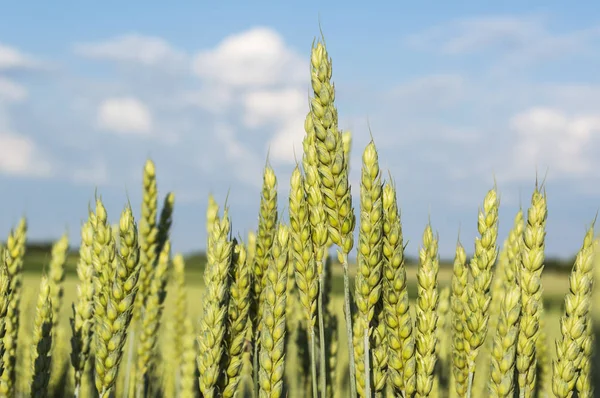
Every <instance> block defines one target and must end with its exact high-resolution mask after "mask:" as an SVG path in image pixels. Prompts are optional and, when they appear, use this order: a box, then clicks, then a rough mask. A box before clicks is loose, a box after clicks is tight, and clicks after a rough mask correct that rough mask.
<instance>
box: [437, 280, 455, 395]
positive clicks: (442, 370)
mask: <svg viewBox="0 0 600 398" xmlns="http://www.w3.org/2000/svg"><path fill="white" fill-rule="evenodd" d="M437 314H438V321H437V328H436V338H437V342H436V345H435V355H436V357H437V363H436V372H435V373H436V378H435V379H434V385H433V390H432V391H433V395H434V396H440V393H441V389H442V388H444V387H445V386H446V384H447V380H446V373H447V369H448V359H449V358H448V354H449V352H448V348H449V347H450V343H451V340H450V338H449V334H448V332H449V331H450V330H449V324H450V286H445V287H444V288H443V289H442V290H441V291H440V296H439V302H438V307H437Z"/></svg>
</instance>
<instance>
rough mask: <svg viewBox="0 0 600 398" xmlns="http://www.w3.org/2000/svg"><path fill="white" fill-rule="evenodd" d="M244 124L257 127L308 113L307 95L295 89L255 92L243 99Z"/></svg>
mask: <svg viewBox="0 0 600 398" xmlns="http://www.w3.org/2000/svg"><path fill="white" fill-rule="evenodd" d="M244 108H245V113H244V123H245V125H246V126H248V127H258V126H264V125H266V124H270V123H273V122H282V121H286V120H288V119H289V118H290V117H295V116H297V115H298V113H299V112H300V113H301V112H304V113H306V112H308V95H307V94H306V93H305V92H303V91H302V90H300V89H297V88H292V87H290V88H284V89H281V90H256V91H251V92H249V93H248V94H247V95H246V96H245V97H244Z"/></svg>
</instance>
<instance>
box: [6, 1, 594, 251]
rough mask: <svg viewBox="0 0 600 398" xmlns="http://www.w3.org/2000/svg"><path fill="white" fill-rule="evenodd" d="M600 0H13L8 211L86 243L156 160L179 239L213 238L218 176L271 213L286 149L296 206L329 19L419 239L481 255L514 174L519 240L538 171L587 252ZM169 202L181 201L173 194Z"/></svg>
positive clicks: (350, 125) (357, 127)
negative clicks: (92, 219) (271, 192)
mask: <svg viewBox="0 0 600 398" xmlns="http://www.w3.org/2000/svg"><path fill="white" fill-rule="evenodd" d="M599 8H600V7H599V6H598V5H595V4H594V2H579V3H578V6H577V7H576V8H575V7H572V6H569V5H568V4H566V3H565V2H548V1H545V2H528V3H527V4H525V2H516V1H508V2H503V3H502V4H501V5H497V4H496V5H490V4H483V3H481V2H474V1H466V2H454V3H453V4H452V6H450V5H447V4H444V3H442V2H395V3H392V2H389V3H384V2H381V3H379V5H377V6H375V5H371V6H367V5H366V4H365V3H364V2H360V3H359V2H354V3H353V2H347V1H346V2H343V3H342V2H328V3H327V4H324V3H323V2H321V3H317V2H312V1H304V2H298V3H291V2H289V3H275V2H272V3H269V2H260V1H258V2H252V6H249V5H247V4H246V3H243V2H223V3H221V4H220V5H211V6H210V7H203V6H201V5H200V3H199V2H196V3H192V2H178V3H177V5H176V6H175V5H172V6H168V5H166V3H159V2H140V1H130V2H127V4H126V5H124V4H123V3H122V2H114V1H104V2H102V3H98V4H95V5H90V4H84V3H82V2H78V3H76V2H55V3H53V4H52V5H50V4H42V3H35V2H12V3H7V4H5V5H3V7H2V15H3V18H2V19H3V22H2V24H0V191H1V192H2V193H3V195H2V206H0V227H1V228H2V230H3V231H5V232H2V233H7V232H8V230H9V229H10V227H11V226H12V225H14V224H15V223H16V222H17V221H18V218H19V217H20V216H21V215H22V214H26V215H27V217H28V219H29V224H30V238H31V239H34V240H39V239H55V238H57V237H58V236H59V235H60V234H61V233H62V232H63V231H64V230H65V229H67V230H68V231H69V233H70V236H71V238H72V241H73V243H74V244H76V245H77V244H78V243H79V237H78V233H79V227H80V225H81V222H82V220H83V219H84V218H85V217H86V215H87V213H86V211H87V206H88V203H89V202H90V201H91V200H92V199H93V196H94V191H95V189H96V188H97V189H98V192H99V193H100V194H101V195H102V198H103V199H104V201H105V203H106V205H107V207H108V210H109V215H110V216H111V218H112V220H113V221H116V220H117V217H118V215H119V213H120V211H121V210H122V208H123V206H124V205H125V203H126V201H127V200H128V198H129V199H130V200H131V202H132V204H133V206H134V211H135V212H136V214H137V213H138V212H139V202H140V200H141V199H140V195H141V172H142V168H143V164H144V161H145V160H146V159H147V158H148V157H151V158H152V159H153V160H154V161H155V162H156V165H157V170H158V186H159V192H160V195H161V198H162V196H164V194H166V192H168V191H174V192H175V193H176V197H177V204H176V211H175V219H174V225H173V245H174V249H175V250H176V251H183V252H190V251H193V250H198V249H202V248H203V247H204V245H205V242H206V233H205V227H204V226H205V208H206V202H207V196H208V193H209V192H212V193H214V195H215V196H216V198H217V200H218V202H219V203H220V204H223V203H224V201H225V199H226V197H228V204H229V205H230V212H231V215H232V222H233V229H234V231H235V232H236V233H240V234H242V236H245V234H246V232H247V231H248V230H249V229H251V228H255V227H256V224H257V215H258V202H259V195H260V184H261V181H262V175H261V173H262V168H263V166H264V162H265V158H266V155H267V152H268V151H269V148H270V154H271V155H270V156H271V160H270V161H271V164H272V166H273V167H274V169H275V171H276V173H277V176H278V181H279V192H280V201H279V204H280V211H281V214H282V217H283V218H284V219H286V218H287V215H286V211H287V203H286V199H287V194H288V191H289V177H290V174H291V170H292V167H293V166H294V162H295V161H294V149H295V148H296V154H297V155H298V156H300V152H299V151H298V149H299V148H300V143H301V140H302V136H303V134H304V132H303V121H304V117H305V115H306V112H307V110H308V107H307V93H308V87H309V86H308V83H309V80H308V79H309V71H308V57H309V55H310V47H311V43H312V41H313V38H314V37H315V36H318V35H319V20H320V22H321V25H322V27H323V31H324V34H325V38H326V40H327V46H328V50H329V54H330V56H331V57H332V59H333V80H334V82H335V85H336V102H337V105H338V110H339V117H340V127H341V128H343V129H350V130H352V132H353V134H354V142H353V149H352V151H353V152H352V154H353V156H352V160H351V162H352V176H351V179H352V186H353V194H354V197H355V199H354V202H355V206H356V208H357V209H358V203H359V201H358V197H357V194H358V187H359V184H358V183H359V171H360V155H361V153H362V151H363V149H364V147H365V145H366V144H367V142H368V140H369V137H370V135H369V128H370V129H371V132H372V134H373V137H374V139H375V143H376V145H377V147H378V149H379V153H380V162H381V166H382V169H383V171H384V173H385V174H384V175H385V176H386V177H387V171H388V170H389V171H390V172H391V173H392V175H393V178H394V180H395V182H396V184H397V187H398V200H399V203H400V206H401V208H402V220H403V226H404V234H405V239H407V240H409V245H408V249H407V250H408V252H409V254H411V255H415V254H416V253H417V250H418V248H419V245H420V239H421V234H422V232H423V229H424V227H425V224H426V223H427V220H428V219H429V218H431V222H432V226H433V228H434V229H435V230H436V231H438V233H439V237H440V254H441V255H442V256H443V257H449V256H451V255H452V253H453V251H454V245H455V243H456V238H457V234H458V231H459V228H460V236H461V241H462V242H463V244H464V245H465V247H466V248H467V249H468V251H469V252H472V249H473V239H474V238H475V236H476V233H477V231H476V222H477V211H478V208H479V206H480V205H481V202H482V200H483V198H484V196H485V194H486V192H487V190H488V189H490V188H491V187H492V186H493V184H494V179H495V180H496V181H497V184H498V188H499V192H500V195H501V200H502V202H501V211H500V237H499V240H500V242H502V241H503V240H504V238H505V237H506V234H507V233H508V229H509V228H510V226H511V225H512V219H513V217H514V215H515V214H516V212H517V210H518V208H519V206H520V205H523V206H524V207H526V206H527V205H528V203H529V200H530V196H531V192H532V190H533V187H534V183H535V177H536V173H537V174H538V175H539V176H540V177H543V176H544V175H546V174H547V177H546V186H547V193H548V204H549V216H548V224H547V247H546V251H547V254H548V255H550V256H556V255H559V256H569V255H571V254H573V253H574V252H575V251H576V250H577V249H578V247H579V246H580V245H581V241H582V239H583V236H584V233H585V229H586V227H587V226H588V225H589V223H590V222H591V220H592V219H593V218H594V216H595V214H596V211H597V210H598V208H600V156H598V155H599V154H600V110H599V109H600V81H599V80H600V77H599V75H598V73H597V71H598V68H599V67H600V12H599V11H600V10H599ZM161 200H162V199H161Z"/></svg>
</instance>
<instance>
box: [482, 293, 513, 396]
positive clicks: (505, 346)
mask: <svg viewBox="0 0 600 398" xmlns="http://www.w3.org/2000/svg"><path fill="white" fill-rule="evenodd" d="M520 315H521V292H520V289H519V287H518V286H517V285H513V286H512V287H507V290H506V295H505V296H504V297H503V299H502V303H501V305H500V317H499V319H498V325H497V331H496V332H495V333H496V335H495V337H494V340H493V343H492V353H491V372H490V377H491V380H490V382H489V393H490V397H503V398H509V397H510V398H512V397H513V395H514V391H515V380H514V374H515V359H516V350H517V336H518V334H519V318H520Z"/></svg>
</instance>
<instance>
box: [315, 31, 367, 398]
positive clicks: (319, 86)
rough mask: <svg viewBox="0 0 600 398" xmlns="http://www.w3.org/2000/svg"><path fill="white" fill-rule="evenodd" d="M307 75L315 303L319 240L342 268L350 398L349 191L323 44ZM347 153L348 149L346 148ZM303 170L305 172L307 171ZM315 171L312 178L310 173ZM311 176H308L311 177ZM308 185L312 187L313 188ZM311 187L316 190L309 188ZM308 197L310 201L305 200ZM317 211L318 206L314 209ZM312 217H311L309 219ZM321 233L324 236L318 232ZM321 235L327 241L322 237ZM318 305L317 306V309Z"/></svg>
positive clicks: (321, 330)
mask: <svg viewBox="0 0 600 398" xmlns="http://www.w3.org/2000/svg"><path fill="white" fill-rule="evenodd" d="M310 74H311V85H312V94H313V97H312V98H311V100H310V112H309V114H308V116H307V118H306V121H305V130H306V133H307V135H306V138H305V143H304V152H305V161H304V167H305V170H304V171H305V174H306V175H307V182H308V189H309V191H308V192H309V204H311V206H312V203H311V202H312V201H313V199H315V197H316V196H317V193H315V192H311V191H312V190H313V189H319V190H320V191H321V192H320V194H321V195H322V198H321V199H322V200H320V202H321V203H322V207H320V209H322V210H323V214H321V215H324V221H325V222H324V223H319V224H318V226H317V225H315V224H314V223H312V222H311V224H312V225H313V227H314V228H315V231H313V240H314V243H315V250H316V251H317V253H316V256H317V272H318V274H319V286H320V289H319V292H320V293H319V296H320V299H319V302H322V301H323V299H322V295H323V284H324V282H323V278H324V275H323V272H322V267H320V265H319V261H320V260H321V259H322V258H323V256H322V253H319V248H320V242H319V240H320V239H323V238H324V239H325V241H326V242H327V243H326V245H328V246H329V245H330V244H332V243H333V244H336V245H337V246H338V247H339V250H338V257H339V260H340V263H342V266H343V268H344V296H345V302H344V308H345V311H346V333H347V335H348V350H349V353H350V368H349V370H350V385H351V391H350V395H351V397H352V398H354V397H356V391H355V371H354V358H353V351H352V340H353V337H352V324H351V319H352V314H351V313H350V309H351V308H350V281H349V275H348V274H349V271H348V253H349V252H350V251H351V250H352V247H353V245H354V236H353V232H354V226H355V215H354V209H353V207H352V194H351V191H350V185H349V171H348V170H349V167H348V161H347V160H346V156H345V151H344V143H343V141H344V140H343V137H342V134H341V131H340V130H339V129H338V115H337V109H336V107H335V105H334V102H335V88H334V85H333V83H332V81H331V76H332V63H331V59H330V58H329V55H328V53H327V49H326V47H325V44H324V42H321V41H319V42H317V43H316V45H313V46H312V49H311V57H310ZM348 152H349V145H348ZM307 166H308V167H307ZM315 171H316V172H315ZM311 174H312V175H311ZM313 183H314V184H313ZM315 185H317V186H316V187H315ZM311 196H312V197H313V198H311ZM319 206H321V205H319ZM321 215H319V217H320V216H321ZM311 217H312V214H311ZM323 226H324V227H325V228H326V229H327V232H324V231H322V230H320V229H316V228H323ZM325 233H327V236H325ZM319 305H320V304H319ZM323 312H324V311H323V310H322V309H320V310H319V312H318V314H319V315H318V320H319V336H320V339H321V342H323V341H324V334H325V332H324V327H325V326H324V319H323V317H322V316H321V315H320V314H322V313H323ZM320 351H321V357H320V362H321V369H322V370H324V369H325V361H326V358H325V357H324V356H323V354H324V352H325V348H324V347H323V345H322V343H321V347H320ZM320 380H321V383H320V384H321V389H326V386H325V384H326V374H325V372H324V371H322V372H321V375H320Z"/></svg>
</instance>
